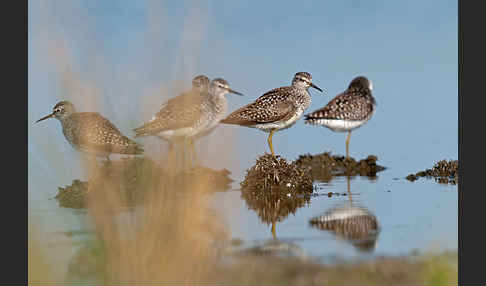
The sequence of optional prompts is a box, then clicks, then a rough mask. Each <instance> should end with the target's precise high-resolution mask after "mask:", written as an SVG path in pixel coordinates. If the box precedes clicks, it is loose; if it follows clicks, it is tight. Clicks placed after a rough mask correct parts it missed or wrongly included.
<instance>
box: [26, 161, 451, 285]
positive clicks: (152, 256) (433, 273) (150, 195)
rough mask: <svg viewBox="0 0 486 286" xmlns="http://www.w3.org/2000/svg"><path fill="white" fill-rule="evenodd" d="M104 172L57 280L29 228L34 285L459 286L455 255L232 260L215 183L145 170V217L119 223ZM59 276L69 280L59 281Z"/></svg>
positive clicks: (115, 194) (114, 189)
mask: <svg viewBox="0 0 486 286" xmlns="http://www.w3.org/2000/svg"><path fill="white" fill-rule="evenodd" d="M171 165H174V164H171V162H169V164H168V165H167V166H171ZM98 168H99V167H98V166H97V165H96V164H93V165H91V166H90V170H89V171H90V172H91V174H95V175H93V176H92V178H94V180H93V182H92V183H93V188H92V189H91V190H92V191H91V192H90V195H89V197H90V199H89V201H88V202H87V219H88V220H89V221H90V224H91V225H93V226H94V235H93V236H92V238H91V239H90V240H89V241H87V242H86V244H85V245H84V246H82V247H81V248H79V249H78V250H77V252H76V253H75V254H74V255H73V257H72V259H71V262H70V263H69V265H68V267H67V269H68V270H67V273H62V274H61V275H59V273H56V271H58V272H59V271H62V270H60V267H57V265H51V264H50V263H49V262H48V261H49V259H48V257H49V252H48V250H47V249H46V248H43V247H42V246H41V243H39V242H38V241H37V239H36V235H35V234H36V230H35V228H34V227H33V226H30V227H29V245H28V247H29V254H28V255H29V256H28V260H29V261H28V266H29V269H28V275H29V285H144V286H145V285H233V286H236V285H457V277H458V272H457V271H458V270H457V263H456V264H455V263H454V262H456V261H457V253H454V254H452V258H451V256H450V255H426V256H422V257H419V258H414V259H410V258H378V259H376V260H374V261H369V262H361V263H353V264H342V265H323V264H319V263H317V262H313V261H309V260H306V261H303V260H299V259H296V258H281V257H277V256H271V255H269V256H265V255H239V256H231V255H230V254H228V253H227V252H226V251H225V250H226V247H227V246H228V245H229V241H230V237H229V235H228V233H229V232H228V230H227V229H226V228H225V227H224V225H223V223H222V222H221V220H220V218H219V217H218V216H217V215H215V214H214V213H213V212H211V211H210V209H209V207H208V206H207V205H206V203H207V200H206V198H207V194H209V193H211V191H212V190H211V189H210V187H208V186H210V185H211V184H209V183H208V177H207V176H198V175H197V174H192V175H191V174H187V175H186V176H187V177H186V178H183V180H182V181H181V178H180V175H179V174H176V172H175V170H165V171H164V172H160V174H158V175H157V174H155V175H154V174H153V172H152V171H154V170H152V171H150V170H146V169H144V171H143V174H145V176H147V174H151V175H150V176H149V178H150V180H144V181H143V182H139V183H138V184H140V187H141V188H143V189H147V190H148V189H151V190H152V191H149V192H147V191H145V195H144V197H143V202H142V203H143V209H142V210H141V212H133V213H131V215H132V216H133V219H132V220H131V221H123V220H122V221H121V220H119V216H118V214H119V213H118V212H117V210H119V209H123V206H125V205H126V202H125V199H124V197H123V196H122V195H121V194H123V193H121V192H120V191H119V189H120V181H118V180H117V179H116V178H117V177H118V176H116V177H113V176H111V177H110V178H109V179H108V178H105V177H104V176H105V175H106V176H107V174H106V172H100V170H99V169H98ZM144 168H148V166H147V165H144ZM154 172H155V171H154ZM140 178H142V177H141V176H140V177H136V178H135V179H136V180H140ZM175 178H177V179H175ZM181 182H183V183H181ZM100 186H101V187H100ZM451 261H452V263H451ZM60 276H61V277H65V278H63V279H61V280H62V281H56V280H55V279H53V277H60Z"/></svg>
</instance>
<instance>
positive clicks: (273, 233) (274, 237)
mask: <svg viewBox="0 0 486 286" xmlns="http://www.w3.org/2000/svg"><path fill="white" fill-rule="evenodd" d="M275 225H276V223H275V222H272V237H273V239H277V232H276V231H275Z"/></svg>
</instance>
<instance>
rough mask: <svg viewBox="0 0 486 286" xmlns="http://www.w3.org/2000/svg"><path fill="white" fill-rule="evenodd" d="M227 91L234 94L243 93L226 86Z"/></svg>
mask: <svg viewBox="0 0 486 286" xmlns="http://www.w3.org/2000/svg"><path fill="white" fill-rule="evenodd" d="M228 91H229V92H231V93H234V94H238V95H243V93H240V92H237V91H236V90H232V89H231V88H228Z"/></svg>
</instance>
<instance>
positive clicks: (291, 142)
mask: <svg viewBox="0 0 486 286" xmlns="http://www.w3.org/2000/svg"><path fill="white" fill-rule="evenodd" d="M28 25H29V36H28V45H29V47H28V48H29V52H28V56H29V58H28V59H29V79H28V83H29V87H28V88H29V109H28V111H29V114H28V116H29V126H28V131H29V170H30V171H32V170H34V169H35V170H36V172H35V173H36V174H38V173H39V172H40V173H41V174H44V175H45V174H51V175H52V176H58V178H56V179H55V180H56V181H59V178H61V180H62V183H66V184H67V183H69V182H70V181H71V180H72V178H73V177H74V176H76V175H78V174H79V172H80V170H79V164H78V162H79V161H80V156H79V154H78V153H76V152H75V151H74V150H73V149H72V148H71V146H69V145H68V143H67V142H66V141H65V139H64V138H63V135H62V132H61V126H60V124H59V123H58V122H55V120H49V121H44V122H43V123H39V124H36V125H34V124H33V122H34V121H35V120H37V119H38V118H40V117H41V116H44V115H45V114H47V113H49V112H51V110H52V107H53V106H54V105H55V104H56V102H58V101H60V100H64V99H69V100H71V101H73V103H74V104H75V105H76V106H77V107H78V109H79V110H81V111H99V112H100V113H102V114H103V115H104V116H106V117H107V118H109V119H110V120H112V122H114V123H115V124H116V125H117V126H118V127H119V129H121V130H122V131H123V132H124V133H125V134H127V135H128V136H129V137H133V133H132V131H131V129H132V128H134V127H136V126H138V125H140V123H141V122H143V121H145V120H147V119H149V118H150V117H151V116H152V114H153V113H155V112H156V111H157V109H158V107H159V106H160V104H161V103H162V102H163V101H164V100H166V99H167V98H169V97H171V96H174V95H175V94H176V93H177V92H179V91H181V90H183V89H186V88H187V87H188V86H189V85H190V80H191V79H192V77H193V76H194V75H196V74H200V73H204V74H207V75H208V76H209V77H210V78H215V77H223V78H225V79H226V80H228V82H229V83H230V85H231V87H232V88H234V89H235V90H238V91H240V92H242V93H244V94H245V96H244V97H238V96H232V95H229V96H228V99H229V102H230V111H232V110H234V109H236V108H238V107H240V106H242V105H244V104H247V103H249V102H250V101H252V100H254V99H255V98H257V97H258V96H260V95H261V94H263V93H264V92H266V91H268V90H270V89H272V88H275V87H279V86H283V85H289V84H290V81H291V79H292V76H293V75H294V74H295V73H296V72H299V71H307V72H310V73H311V74H312V76H313V81H314V83H315V84H317V85H318V86H320V87H322V88H324V89H325V90H326V91H327V93H325V94H321V93H319V92H317V91H316V90H313V89H311V90H310V92H311V94H312V104H311V107H310V108H309V110H307V112H311V111H312V110H315V109H317V108H320V107H322V106H324V105H325V104H326V103H327V102H328V101H329V100H330V99H331V98H332V97H333V96H335V95H337V94H338V93H340V92H342V91H343V90H344V89H345V88H346V87H347V85H348V84H349V82H350V81H351V80H352V79H353V78H354V77H355V76H357V75H365V76H367V77H368V78H369V79H371V80H372V81H373V85H374V96H375V97H376V99H377V102H378V109H377V111H376V114H375V115H374V117H373V118H372V119H371V120H370V122H368V123H367V124H366V125H365V126H363V127H362V128H360V129H358V130H356V131H355V132H354V133H353V134H352V137H351V143H350V152H351V155H352V156H355V157H357V158H362V157H365V156H367V155H368V154H376V155H378V157H379V159H380V160H381V161H382V163H383V164H385V165H386V166H388V167H390V168H392V169H393V170H394V172H396V176H403V175H404V174H405V173H406V172H410V171H411V170H418V169H421V168H426V167H430V165H431V162H433V161H437V160H440V159H442V158H457V62H458V59H457V46H458V45H457V1H366V2H363V1H299V2H297V1H272V2H270V1H204V2H203V1H201V2H198V1H93V0H88V1H86V0H83V1H29V24H28ZM31 123H32V124H31ZM266 137H267V134H266V133H263V132H260V131H258V130H255V129H249V128H243V127H236V126H220V127H219V128H218V129H217V130H216V132H214V133H213V134H211V135H210V136H208V137H207V138H204V139H203V140H201V142H200V144H198V148H199V149H200V150H201V152H202V151H204V152H206V153H205V154H204V155H203V157H204V163H205V164H206V165H210V166H213V167H216V168H223V167H227V168H229V169H230V170H231V171H232V172H233V173H234V177H236V178H239V177H240V178H241V176H243V173H244V170H245V169H247V168H248V167H249V166H251V165H252V164H253V163H254V160H255V158H256V157H257V156H258V155H260V154H262V153H264V152H268V147H267V143H266ZM345 137H346V135H345V134H344V133H334V132H332V131H330V130H328V129H325V128H322V127H317V126H308V125H304V123H303V120H300V121H299V122H298V123H297V124H296V125H295V126H293V127H292V128H291V129H288V130H286V131H284V132H280V133H277V134H276V135H275V136H274V139H273V141H274V147H275V150H276V152H277V153H278V154H281V155H282V156H284V157H286V158H288V159H295V158H296V157H297V156H298V155H299V154H302V153H307V152H309V153H318V152H322V151H324V150H330V151H332V152H333V153H339V154H343V153H344V152H345V148H344V142H345ZM140 142H142V143H143V144H144V145H145V146H146V150H148V154H158V152H159V151H161V150H162V151H163V150H165V149H166V144H165V143H162V142H161V141H159V140H157V139H142V140H141V141H140ZM32 174H34V172H33V173H32ZM394 174H395V173H394ZM407 174H408V173H407ZM405 175H406V174H405ZM52 178H53V180H54V177H52Z"/></svg>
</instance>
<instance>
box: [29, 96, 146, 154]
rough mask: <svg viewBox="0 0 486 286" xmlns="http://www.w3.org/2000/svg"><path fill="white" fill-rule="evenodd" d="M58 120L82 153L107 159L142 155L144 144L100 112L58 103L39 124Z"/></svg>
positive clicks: (70, 140) (67, 135) (64, 132)
mask: <svg viewBox="0 0 486 286" xmlns="http://www.w3.org/2000/svg"><path fill="white" fill-rule="evenodd" d="M48 118H56V119H58V120H59V121H60V122H61V125H62V133H63V134H64V137H66V139H67V141H68V142H69V144H71V146H72V147H74V148H75V149H76V150H78V151H83V152H86V153H90V154H94V155H96V156H102V157H106V158H107V159H108V160H109V156H110V154H112V153H116V154H131V155H135V154H142V153H143V148H142V147H141V145H140V144H138V143H136V142H135V141H132V140H130V139H128V138H127V137H126V136H125V135H123V134H122V133H121V132H120V131H119V130H118V129H117V128H116V127H115V125H113V124H112V123H111V122H110V121H109V120H108V119H106V118H104V117H103V116H101V115H100V114H99V113H97V112H76V109H75V108H74V105H73V104H72V103H71V102H69V101H61V102H59V103H57V104H56V105H55V106H54V108H53V112H52V113H51V114H49V115H47V116H44V117H42V118H41V119H39V120H37V121H36V123H37V122H39V121H42V120H45V119H48Z"/></svg>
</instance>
